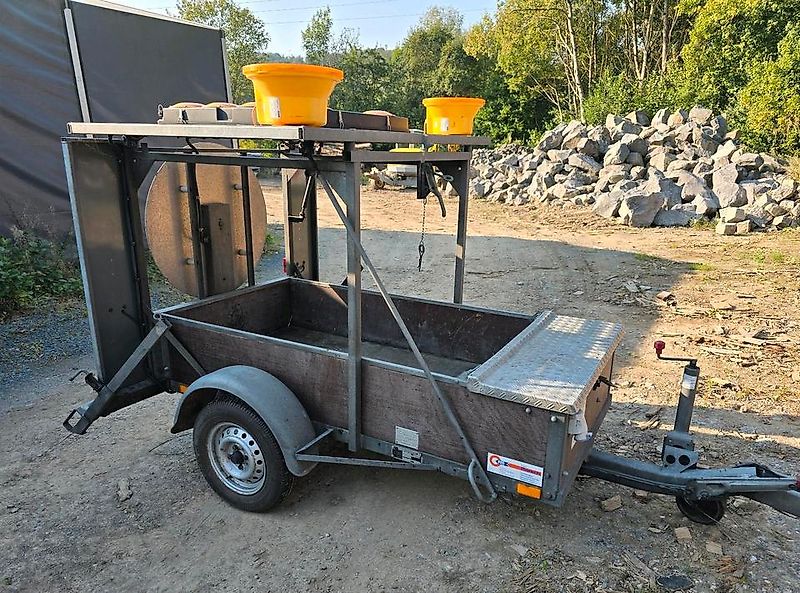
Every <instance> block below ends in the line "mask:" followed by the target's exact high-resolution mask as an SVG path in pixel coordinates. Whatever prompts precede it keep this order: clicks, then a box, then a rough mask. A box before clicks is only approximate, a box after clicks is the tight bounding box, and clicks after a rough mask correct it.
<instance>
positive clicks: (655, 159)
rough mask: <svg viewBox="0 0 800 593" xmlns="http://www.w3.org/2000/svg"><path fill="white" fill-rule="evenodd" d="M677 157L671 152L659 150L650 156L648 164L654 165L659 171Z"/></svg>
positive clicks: (665, 168)
mask: <svg viewBox="0 0 800 593" xmlns="http://www.w3.org/2000/svg"><path fill="white" fill-rule="evenodd" d="M676 158H677V157H676V156H675V155H674V154H672V153H671V152H660V153H658V154H655V155H653V156H652V157H650V166H651V167H655V168H656V169H658V170H659V171H666V170H667V167H669V165H670V163H672V161H674V160H675V159H676Z"/></svg>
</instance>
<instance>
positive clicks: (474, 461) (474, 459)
mask: <svg viewBox="0 0 800 593" xmlns="http://www.w3.org/2000/svg"><path fill="white" fill-rule="evenodd" d="M318 177H319V179H320V181H321V183H322V187H323V188H324V189H325V193H326V194H328V198H329V199H330V201H331V204H332V205H333V208H334V209H335V210H336V214H337V215H338V216H339V219H340V220H341V221H342V224H344V226H345V228H346V229H347V235H348V238H349V240H350V242H351V244H352V245H353V246H354V247H355V248H356V251H358V253H359V256H360V257H361V259H362V260H363V262H364V265H365V266H366V268H367V269H368V270H369V273H370V275H371V276H372V278H373V280H374V281H375V284H376V285H377V287H378V291H379V292H380V293H381V296H382V297H383V300H384V301H385V302H386V306H387V307H388V308H389V312H390V313H391V314H392V317H394V320H395V322H396V323H397V325H398V326H399V327H400V331H401V332H402V334H403V337H404V338H405V339H406V342H407V343H408V347H409V348H410V349H411V351H412V352H413V354H414V357H415V358H416V359H417V362H418V363H419V365H420V367H421V368H422V371H423V372H424V373H425V376H426V377H427V378H428V381H430V384H431V387H432V388H433V392H434V394H436V398H437V399H438V400H439V404H440V405H441V406H442V409H443V410H444V413H445V415H446V416H447V419H448V421H449V422H450V424H451V425H452V427H453V429H454V430H455V431H456V434H458V438H459V440H460V441H461V445H462V446H463V447H464V450H465V451H466V452H467V455H468V456H469V458H470V460H471V461H470V465H471V466H472V467H473V468H475V469H474V470H473V472H474V473H477V475H478V476H479V478H480V481H481V482H482V483H483V485H484V486H485V487H486V488H487V489H488V491H489V495H488V496H486V495H485V494H484V493H482V492H481V491H480V488H479V487H478V484H477V481H476V480H470V484H471V485H472V489H473V490H474V491H475V495H476V496H477V497H478V498H479V499H480V500H483V501H485V502H490V501H492V500H494V499H495V498H497V492H496V491H495V489H494V487H493V486H492V483H491V481H490V480H489V476H487V475H486V470H485V469H484V468H483V465H482V464H481V462H480V461H479V460H478V456H477V455H476V454H475V450H474V449H473V448H472V445H471V444H470V442H469V439H467V435H466V434H465V433H464V429H463V428H462V427H461V423H460V422H459V421H458V418H457V417H456V415H455V412H454V411H453V408H452V406H451V405H450V402H449V400H448V399H447V396H445V394H444V392H442V390H441V388H440V387H439V384H438V383H437V382H436V379H435V378H434V376H433V373H432V372H431V369H430V367H429V366H428V363H427V362H425V358H424V357H423V356H422V352H420V350H419V347H417V343H416V342H415V341H414V338H413V336H412V335H411V332H410V331H409V330H408V327H407V326H406V324H405V321H403V317H402V316H401V315H400V312H399V311H398V310H397V307H396V306H395V304H394V301H393V300H392V297H391V296H390V295H389V292H388V291H387V290H386V287H385V286H384V284H383V281H382V280H381V277H380V276H379V275H378V271H377V270H376V269H375V266H374V265H373V264H372V261H371V260H370V259H369V256H368V255H367V252H366V251H365V250H364V246H363V245H362V244H361V241H359V240H358V238H357V237H356V233H355V229H354V228H353V226H352V224H351V223H350V221H349V220H348V218H347V216H346V214H345V212H344V210H343V209H342V206H341V204H339V199H337V196H336V194H335V192H334V190H333V188H332V187H331V184H330V183H329V182H328V180H327V179H326V177H325V176H324V175H322V174H320V175H318Z"/></svg>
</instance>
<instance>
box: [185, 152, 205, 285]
mask: <svg viewBox="0 0 800 593" xmlns="http://www.w3.org/2000/svg"><path fill="white" fill-rule="evenodd" d="M186 189H187V192H188V194H189V225H190V226H191V227H192V228H191V231H192V257H193V258H194V269H195V272H196V273H197V293H198V296H199V297H200V298H201V299H203V298H205V297H206V296H208V281H207V279H206V268H205V265H206V262H205V259H206V258H205V248H204V246H203V237H202V232H201V228H200V196H199V191H198V188H197V164H196V163H186Z"/></svg>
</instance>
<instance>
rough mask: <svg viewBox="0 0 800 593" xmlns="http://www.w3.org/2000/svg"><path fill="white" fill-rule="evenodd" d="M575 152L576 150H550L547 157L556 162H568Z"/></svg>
mask: <svg viewBox="0 0 800 593" xmlns="http://www.w3.org/2000/svg"><path fill="white" fill-rule="evenodd" d="M574 153H575V151H574V150H548V151H547V158H548V159H550V160H551V161H553V162H554V163H562V164H564V163H566V162H567V161H568V160H569V157H570V156H571V155H573V154H574Z"/></svg>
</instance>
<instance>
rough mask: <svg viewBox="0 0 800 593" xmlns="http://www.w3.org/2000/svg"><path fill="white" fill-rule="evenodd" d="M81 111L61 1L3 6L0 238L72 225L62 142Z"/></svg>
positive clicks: (25, 0)
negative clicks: (18, 229) (13, 230)
mask: <svg viewBox="0 0 800 593" xmlns="http://www.w3.org/2000/svg"><path fill="white" fill-rule="evenodd" d="M80 119H81V113H80V107H79V104H78V94H77V91H76V90H75V79H74V77H73V73H72V62H71V59H70V55H69V46H68V43H67V33H66V28H65V25H64V2H63V0H3V2H2V7H0V234H8V232H9V229H10V227H11V226H13V225H17V226H22V227H25V228H34V229H36V230H37V231H39V232H42V233H46V234H50V233H52V234H55V235H63V234H64V233H66V232H68V231H69V230H70V229H71V228H72V222H71V216H70V209H69V197H68V195H67V186H66V180H65V178H64V162H63V158H62V155H61V144H60V143H59V137H60V136H62V135H63V134H64V133H65V132H66V122H68V121H80Z"/></svg>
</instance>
